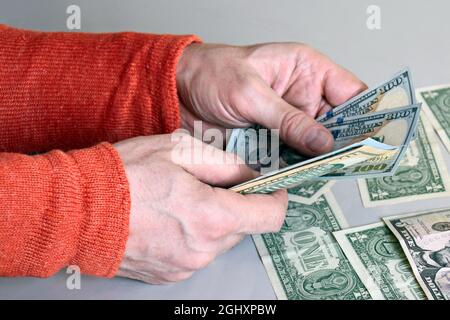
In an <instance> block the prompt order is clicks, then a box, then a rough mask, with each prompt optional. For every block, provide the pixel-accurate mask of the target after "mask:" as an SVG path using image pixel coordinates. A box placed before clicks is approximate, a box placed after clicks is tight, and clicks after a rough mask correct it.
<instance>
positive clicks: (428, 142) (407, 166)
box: [358, 117, 450, 208]
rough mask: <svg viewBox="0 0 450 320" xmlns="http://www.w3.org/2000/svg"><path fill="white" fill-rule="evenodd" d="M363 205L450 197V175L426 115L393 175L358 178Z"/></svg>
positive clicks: (371, 205)
mask: <svg viewBox="0 0 450 320" xmlns="http://www.w3.org/2000/svg"><path fill="white" fill-rule="evenodd" d="M358 185H359V191H360V194H361V199H362V202H363V204H364V207H366V208H367V207H374V206H379V205H389V204H397V203H401V202H406V201H416V200H421V199H431V198H437V197H450V176H449V175H448V172H447V168H446V163H445V162H444V160H443V158H442V154H441V152H440V149H439V145H438V141H437V139H436V137H435V133H434V132H433V129H432V127H431V125H430V124H429V122H428V120H426V118H425V117H422V118H421V121H420V123H419V126H418V130H417V137H416V139H415V140H413V141H411V143H410V145H409V147H408V149H407V151H406V153H405V156H404V158H403V160H402V161H401V162H400V166H399V167H398V169H397V171H396V172H395V174H394V175H393V176H387V177H381V178H370V179H359V180H358Z"/></svg>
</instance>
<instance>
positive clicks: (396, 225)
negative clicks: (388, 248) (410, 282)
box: [383, 208, 450, 300]
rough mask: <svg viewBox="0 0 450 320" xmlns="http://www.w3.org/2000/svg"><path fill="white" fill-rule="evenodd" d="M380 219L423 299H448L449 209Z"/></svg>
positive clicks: (449, 275) (449, 297)
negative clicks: (399, 249)
mask: <svg viewBox="0 0 450 320" xmlns="http://www.w3.org/2000/svg"><path fill="white" fill-rule="evenodd" d="M383 219H384V221H385V223H386V225H387V226H388V227H389V229H390V230H391V231H392V232H393V234H394V235H395V237H396V238H397V240H398V241H399V242H400V245H401V247H402V249H403V252H404V253H405V255H406V257H407V258H408V261H409V263H410V265H411V267H412V269H413V272H414V275H415V277H416V279H417V281H418V282H419V284H420V286H421V287H422V289H423V291H424V292H425V294H426V296H427V297H428V298H429V299H434V300H450V208H448V209H436V210H430V211H426V212H419V213H411V214H407V215H397V216H393V217H387V218H383Z"/></svg>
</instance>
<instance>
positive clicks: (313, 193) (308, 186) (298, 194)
mask: <svg viewBox="0 0 450 320" xmlns="http://www.w3.org/2000/svg"><path fill="white" fill-rule="evenodd" d="M333 184H334V181H328V180H309V181H305V182H303V183H301V184H299V185H298V186H296V187H293V188H290V189H288V195H289V199H290V200H293V201H297V202H301V203H304V204H313V203H314V202H315V201H316V200H317V199H318V198H319V197H320V196H321V195H322V194H324V193H325V192H327V191H328V190H330V188H331V186H332V185H333Z"/></svg>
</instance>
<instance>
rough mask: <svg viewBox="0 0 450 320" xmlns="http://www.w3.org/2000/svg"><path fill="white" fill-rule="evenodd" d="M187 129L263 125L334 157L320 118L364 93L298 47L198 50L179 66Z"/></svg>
mask: <svg viewBox="0 0 450 320" xmlns="http://www.w3.org/2000/svg"><path fill="white" fill-rule="evenodd" d="M176 79H177V89H178V94H179V99H180V104H181V118H182V126H183V127H184V128H186V129H188V130H190V131H191V132H192V130H193V122H194V120H202V121H203V123H202V125H203V129H207V128H210V127H214V128H220V129H224V128H235V127H246V126H249V125H251V124H252V123H258V124H261V125H263V126H264V127H266V128H270V129H280V137H281V139H282V140H283V141H284V142H286V143H287V144H289V145H290V146H291V147H293V148H295V149H297V150H298V151H299V152H301V153H302V154H306V155H318V154H321V153H324V152H328V151H330V150H331V149H332V146H333V138H332V136H331V135H330V133H329V132H328V131H327V130H326V129H325V128H324V127H323V126H322V125H320V124H319V123H317V122H316V121H315V120H314V118H315V117H317V116H318V115H320V114H322V113H324V112H326V111H328V110H330V109H331V108H332V107H333V106H336V105H339V104H341V103H343V102H345V101H346V100H348V99H349V98H351V97H353V96H354V95H356V94H357V93H359V92H361V91H363V90H364V89H365V88H366V85H365V84H364V83H363V82H361V81H360V80H359V79H358V78H357V77H355V76H354V75H353V74H352V73H350V72H349V71H347V70H345V69H343V68H342V67H340V66H339V65H337V64H335V63H334V62H333V61H331V60H330V59H329V58H327V57H326V56H324V55H323V54H321V53H319V52H318V51H316V50H314V49H312V48H310V47H308V46H306V45H303V44H298V43H271V44H259V45H253V46H247V47H237V46H227V45H215V44H214V45H213V44H192V45H190V46H188V47H187V48H186V49H185V51H184V52H183V55H182V57H181V59H180V61H179V63H178V66H177V77H176Z"/></svg>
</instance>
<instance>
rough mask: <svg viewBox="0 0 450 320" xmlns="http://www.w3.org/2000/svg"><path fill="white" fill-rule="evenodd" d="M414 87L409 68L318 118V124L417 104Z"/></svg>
mask: <svg viewBox="0 0 450 320" xmlns="http://www.w3.org/2000/svg"><path fill="white" fill-rule="evenodd" d="M415 103H416V100H415V94H414V86H413V83H412V77H411V72H410V70H409V69H408V68H406V69H404V70H401V71H400V72H398V73H396V74H395V75H394V76H392V77H391V78H389V79H388V80H386V81H384V82H382V83H380V84H378V85H376V86H374V87H371V88H369V89H367V90H366V91H364V92H362V93H360V94H358V95H357V96H355V97H353V98H352V99H350V100H348V101H347V102H345V103H343V104H341V105H339V106H337V107H335V108H333V109H331V110H330V111H329V112H327V113H326V114H324V115H322V116H320V117H318V118H317V121H318V122H322V123H330V122H333V123H336V122H339V121H342V120H343V119H344V118H346V117H351V116H356V115H363V114H366V113H371V112H377V111H381V110H386V109H392V108H397V107H402V106H407V105H411V104H415Z"/></svg>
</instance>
